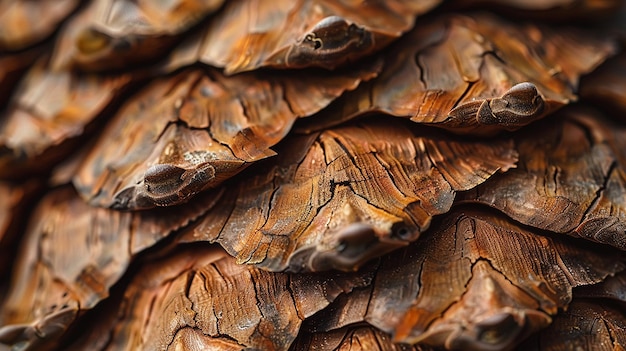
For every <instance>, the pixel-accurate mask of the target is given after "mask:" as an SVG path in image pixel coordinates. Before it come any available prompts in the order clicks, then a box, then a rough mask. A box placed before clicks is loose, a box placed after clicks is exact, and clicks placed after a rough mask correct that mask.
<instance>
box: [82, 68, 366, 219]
mask: <svg viewBox="0 0 626 351" xmlns="http://www.w3.org/2000/svg"><path fill="white" fill-rule="evenodd" d="M377 69H378V65H376V64H371V65H370V64H368V65H364V66H359V67H356V68H355V69H354V70H350V71H346V72H344V74H339V75H331V74H329V73H326V74H324V73H321V74H320V73H319V72H310V73H309V74H303V75H300V76H299V77H298V79H293V77H291V76H290V75H289V74H269V73H268V74H254V73H250V74H242V75H237V76H233V77H225V76H224V75H222V74H221V73H220V72H219V71H217V70H214V69H210V68H205V69H194V70H186V71H183V72H181V73H178V74H176V75H173V76H170V77H166V78H161V79H158V80H155V81H154V82H153V83H152V84H151V85H150V86H149V87H148V88H146V89H144V90H143V91H141V92H140V93H139V94H138V95H136V96H135V97H134V99H133V100H132V101H131V102H129V103H128V104H127V105H125V106H124V107H122V108H121V110H120V111H119V112H118V113H117V115H116V116H115V118H114V119H113V120H112V121H111V123H109V125H108V127H107V130H105V131H104V132H103V134H102V135H101V137H100V139H99V141H98V143H97V144H96V147H95V148H94V149H93V150H92V151H91V153H90V154H89V155H88V156H87V158H86V160H85V162H84V164H83V165H82V166H81V168H80V170H79V173H78V174H77V176H76V178H75V179H74V184H75V185H76V187H77V189H78V190H79V192H81V193H82V195H83V196H84V197H85V198H87V199H89V201H90V203H91V204H93V205H97V206H105V207H114V208H118V209H139V208H150V207H155V206H169V205H174V204H178V203H181V202H186V201H188V200H189V199H190V198H191V197H193V196H194V195H195V194H197V193H198V192H201V191H203V190H206V189H208V188H212V187H215V186H217V185H219V184H220V183H221V182H222V181H224V180H225V179H227V178H229V177H231V176H233V175H235V174H236V173H238V172H240V171H241V170H243V169H244V168H245V167H247V166H248V165H249V164H250V163H252V162H255V161H258V160H260V159H263V158H266V157H269V156H272V155H275V152H274V151H272V150H271V149H270V147H272V146H274V145H275V144H276V143H278V142H279V141H280V140H281V139H282V138H283V137H284V136H285V135H286V134H287V133H288V132H289V130H290V129H291V126H292V124H293V122H294V121H295V120H296V119H297V118H298V117H304V116H308V115H311V114H313V113H314V112H317V111H319V110H320V109H321V108H323V107H324V106H325V105H327V104H328V103H330V101H332V100H333V99H335V98H336V97H337V96H339V95H340V94H341V93H343V92H344V91H345V90H347V89H354V88H355V87H356V86H357V84H358V83H359V82H360V81H361V80H362V79H370V78H371V77H373V76H375V75H376V71H377Z"/></svg>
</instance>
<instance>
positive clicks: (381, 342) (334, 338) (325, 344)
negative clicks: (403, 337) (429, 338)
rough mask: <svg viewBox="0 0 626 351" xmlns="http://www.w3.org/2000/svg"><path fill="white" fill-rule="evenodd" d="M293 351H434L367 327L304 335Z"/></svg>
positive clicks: (294, 345) (300, 337)
mask: <svg viewBox="0 0 626 351" xmlns="http://www.w3.org/2000/svg"><path fill="white" fill-rule="evenodd" d="M290 350H293V351H306V350H311V351H313V350H315V351H357V350H371V351H432V350H435V349H434V348H431V347H429V346H425V345H419V346H418V345H408V344H398V343H394V342H393V340H392V339H391V337H390V336H389V335H387V334H386V333H383V332H381V331H380V330H378V329H376V328H373V327H371V326H367V325H360V326H353V327H345V328H341V329H337V330H332V331H330V332H325V333H304V334H301V335H300V336H298V339H296V341H295V343H294V344H293V345H292V346H291V349H290Z"/></svg>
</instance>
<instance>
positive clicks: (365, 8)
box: [198, 0, 440, 74]
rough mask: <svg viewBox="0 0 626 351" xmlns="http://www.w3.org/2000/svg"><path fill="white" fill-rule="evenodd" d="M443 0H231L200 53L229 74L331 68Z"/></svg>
mask: <svg viewBox="0 0 626 351" xmlns="http://www.w3.org/2000/svg"><path fill="white" fill-rule="evenodd" d="M438 3H440V0H426V1H413V2H411V1H402V0H393V1H376V2H365V3H363V2H350V1H332V0H299V1H291V0H280V1H274V2H271V3H270V2H265V1H259V0H243V1H232V2H228V3H227V4H226V7H225V9H224V10H223V12H221V14H220V16H219V17H218V18H216V19H215V20H214V21H212V22H211V23H209V25H208V26H207V28H206V29H205V33H204V36H203V39H202V49H201V50H200V51H199V52H198V56H199V59H200V61H202V62H204V63H206V64H209V65H213V66H217V67H224V70H225V72H226V73H227V74H232V73H237V72H242V71H250V70H253V69H257V68H260V67H265V66H271V67H279V68H303V67H311V66H314V67H323V68H329V69H332V68H335V67H337V66H339V65H341V64H345V63H346V62H350V61H355V60H357V59H358V58H361V57H363V56H366V55H368V54H371V53H372V52H375V51H377V50H380V49H381V48H383V47H385V46H386V45H388V44H389V43H390V42H391V41H393V40H394V39H396V38H398V37H399V36H400V35H402V33H404V32H406V31H407V30H409V29H410V28H411V27H412V25H413V23H414V21H415V17H416V16H417V15H420V14H422V13H425V12H427V11H429V10H430V9H432V8H433V7H435V6H436V5H437V4H438Z"/></svg>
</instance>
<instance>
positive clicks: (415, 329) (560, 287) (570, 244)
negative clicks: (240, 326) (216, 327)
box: [303, 209, 626, 350]
mask: <svg viewBox="0 0 626 351" xmlns="http://www.w3.org/2000/svg"><path fill="white" fill-rule="evenodd" d="M565 239H568V240H565ZM624 268H626V261H625V260H624V257H623V254H622V253H621V252H619V251H617V250H614V249H610V248H607V247H603V246H597V247H595V246H590V245H589V244H583V243H581V242H576V241H574V240H572V239H571V238H562V237H552V236H542V235H538V233H536V232H533V231H530V230H528V229H525V228H522V227H519V226H517V225H515V224H513V223H512V222H511V221H510V220H508V219H507V218H505V217H503V216H502V215H499V214H492V213H490V212H488V211H485V212H475V211H472V210H468V209H465V210H462V211H459V212H453V213H451V214H449V215H446V219H445V220H443V221H442V222H440V223H439V226H437V227H434V228H432V230H431V231H429V232H428V233H427V235H424V236H423V238H421V239H420V240H418V241H417V242H416V243H414V244H412V245H411V246H409V247H408V248H406V249H403V250H401V251H399V252H395V253H393V254H391V255H389V256H388V257H384V258H383V259H382V260H381V262H380V264H379V266H378V268H377V270H376V276H375V277H374V279H373V282H374V283H373V284H372V285H371V286H369V287H366V288H361V289H355V290H354V291H353V292H351V293H349V294H347V295H344V296H341V297H339V298H338V299H337V300H336V302H335V303H333V304H331V305H330V306H329V308H327V309H326V310H325V311H324V312H322V313H320V314H319V315H318V316H314V317H313V318H312V319H311V320H309V321H308V322H307V324H306V325H305V326H304V327H303V328H307V329H308V330H310V331H313V332H324V331H328V330H333V329H337V328H341V327H345V326H347V325H351V324H354V323H361V322H367V323H369V324H371V325H373V326H375V327H377V328H379V329H381V330H382V331H385V332H388V333H391V334H392V335H393V340H394V341H396V342H409V343H415V342H423V343H426V344H430V345H433V346H436V347H445V348H448V349H458V350H496V349H498V350H499V349H507V348H510V347H512V346H514V345H515V344H516V343H517V342H519V341H521V340H523V338H524V337H526V336H528V335H529V334H531V333H533V332H536V331H538V330H540V329H542V328H544V327H546V326H547V325H548V324H549V323H550V321H551V318H552V316H553V315H555V314H556V313H557V312H558V311H559V310H561V309H563V308H565V307H566V306H567V305H568V304H569V302H570V301H571V299H572V288H574V287H577V286H583V285H590V284H594V283H597V282H600V281H602V280H603V279H604V278H606V277H607V276H609V275H612V274H614V273H616V272H619V271H621V270H623V269H624Z"/></svg>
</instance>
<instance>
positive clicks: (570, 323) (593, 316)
mask: <svg viewBox="0 0 626 351" xmlns="http://www.w3.org/2000/svg"><path fill="white" fill-rule="evenodd" d="M624 316H626V310H625V309H623V308H619V307H617V306H615V305H612V304H607V303H604V302H598V301H594V300H591V301H590V300H586V299H575V300H574V301H572V303H571V304H570V305H569V307H568V309H567V311H564V312H563V313H560V314H558V315H557V316H555V317H554V320H553V322H552V324H550V326H549V327H547V328H546V329H545V330H543V331H542V332H541V333H539V334H538V335H536V336H533V337H532V338H530V340H528V341H527V342H524V343H523V344H522V345H520V348H522V349H524V350H528V351H569V350H597V351H615V350H624V349H626V317H624ZM563 340H567V343H564V342H563Z"/></svg>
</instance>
